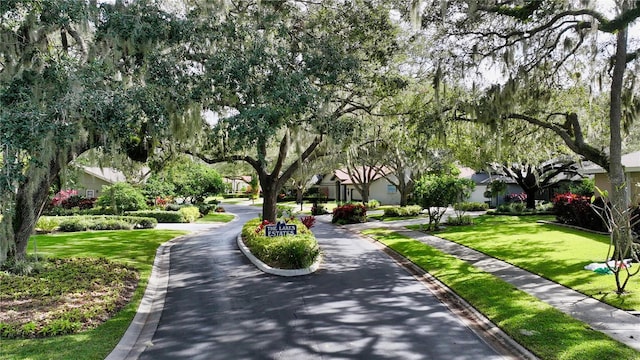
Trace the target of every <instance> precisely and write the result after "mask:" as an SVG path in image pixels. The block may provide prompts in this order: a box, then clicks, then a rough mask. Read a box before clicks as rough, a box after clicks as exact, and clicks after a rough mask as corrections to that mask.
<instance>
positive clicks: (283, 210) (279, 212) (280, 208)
mask: <svg viewBox="0 0 640 360" xmlns="http://www.w3.org/2000/svg"><path fill="white" fill-rule="evenodd" d="M292 213H293V209H292V208H291V206H288V205H276V218H277V219H279V218H281V217H283V216H284V215H285V214H286V215H287V216H288V217H289V216H291V214H292Z"/></svg>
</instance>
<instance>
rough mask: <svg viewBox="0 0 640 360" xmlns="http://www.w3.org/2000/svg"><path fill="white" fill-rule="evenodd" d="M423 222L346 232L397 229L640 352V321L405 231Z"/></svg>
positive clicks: (364, 226)
mask: <svg viewBox="0 0 640 360" xmlns="http://www.w3.org/2000/svg"><path fill="white" fill-rule="evenodd" d="M421 221H422V222H423V221H424V220H421V219H418V220H416V219H413V220H404V221H393V222H368V223H364V224H354V225H346V226H345V228H347V229H349V230H351V231H357V232H360V231H362V230H365V229H370V228H381V227H385V228H391V229H394V230H396V231H398V232H400V233H402V234H403V235H405V236H408V237H411V238H414V239H416V240H418V241H421V242H423V243H425V244H427V245H429V246H432V247H434V248H436V249H438V250H440V251H443V252H445V253H448V254H451V255H454V256H456V257H458V258H460V259H462V260H464V261H467V262H468V263H470V264H471V265H473V266H475V267H477V268H478V269H481V270H483V271H486V272H488V273H491V274H493V275H495V276H497V277H499V278H500V279H502V280H504V281H506V282H508V283H510V284H512V285H513V286H515V287H517V288H518V289H520V290H522V291H524V292H526V293H528V294H530V295H532V296H535V297H537V298H538V299H540V300H542V301H544V302H546V303H548V304H549V305H551V306H553V307H555V308H557V309H558V310H560V311H562V312H564V313H566V314H568V315H570V316H572V317H574V318H576V319H578V320H580V321H583V322H585V323H586V324H588V325H589V326H591V328H593V329H594V330H597V331H601V332H603V333H605V334H607V335H608V336H610V337H611V338H613V339H615V340H617V341H619V342H621V343H624V344H626V345H628V346H629V347H631V348H634V349H636V350H638V351H640V317H637V316H634V315H632V314H631V313H629V312H627V311H623V310H620V309H617V308H614V307H612V306H610V305H607V304H605V303H602V302H600V301H597V300H595V299H593V298H591V297H588V296H586V295H584V294H581V293H579V292H577V291H574V290H572V289H570V288H567V287H565V286H562V285H560V284H557V283H555V282H553V281H550V280H547V279H545V278H542V277H540V276H537V275H535V274H532V273H530V272H528V271H525V270H523V269H521V268H519V267H516V266H514V265H511V264H508V263H506V262H504V261H501V260H498V259H495V258H492V257H490V256H488V255H485V254H483V253H480V252H478V251H476V250H473V249H471V248H468V247H466V246H463V245H459V244H457V243H454V242H451V241H448V240H444V239H441V238H439V237H436V236H433V235H429V234H425V233H423V232H419V231H412V230H409V229H407V228H405V226H407V225H413V224H418V223H420V222H421Z"/></svg>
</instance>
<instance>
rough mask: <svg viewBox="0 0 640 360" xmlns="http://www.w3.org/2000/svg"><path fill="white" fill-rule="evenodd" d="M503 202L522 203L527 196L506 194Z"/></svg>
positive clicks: (523, 194)
mask: <svg viewBox="0 0 640 360" xmlns="http://www.w3.org/2000/svg"><path fill="white" fill-rule="evenodd" d="M504 201H505V202H507V203H514V202H520V203H523V202H526V201H527V194H525V193H518V194H507V195H505V196H504Z"/></svg>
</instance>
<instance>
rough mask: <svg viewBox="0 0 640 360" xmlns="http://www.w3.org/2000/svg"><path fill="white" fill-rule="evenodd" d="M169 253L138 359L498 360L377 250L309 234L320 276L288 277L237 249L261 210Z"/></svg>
mask: <svg viewBox="0 0 640 360" xmlns="http://www.w3.org/2000/svg"><path fill="white" fill-rule="evenodd" d="M225 208H227V210H228V211H229V212H232V213H235V214H237V215H238V217H237V218H236V220H234V221H233V222H231V223H228V224H225V225H223V226H220V227H217V228H215V229H210V230H207V231H203V232H199V233H196V234H193V235H189V236H187V238H186V239H185V240H184V241H181V242H179V243H177V244H175V245H173V247H172V248H171V267H170V275H169V284H168V289H167V294H166V299H165V303H164V310H163V311H162V315H161V318H160V321H159V323H158V327H157V330H156V331H155V334H154V335H153V338H152V341H151V342H150V343H148V344H147V348H146V350H145V351H144V352H143V353H142V355H141V356H140V358H141V359H154V360H156V359H296V360H298V359H459V360H464V359H502V357H501V356H500V355H498V354H497V353H496V352H495V351H494V350H493V349H491V348H490V347H489V346H488V345H487V344H486V343H485V342H484V341H482V340H481V339H480V338H479V337H478V336H476V335H475V334H474V333H473V332H472V331H471V330H470V329H469V328H467V327H466V326H465V325H464V324H463V323H462V322H461V321H460V320H459V319H458V318H457V317H456V316H454V315H453V314H452V313H451V312H449V311H448V310H447V309H446V308H445V306H444V305H442V304H441V303H440V302H439V301H438V300H436V299H435V298H434V296H433V295H432V294H431V293H429V292H428V291H427V290H426V288H425V287H424V286H423V285H422V284H420V283H419V282H418V281H416V280H415V279H414V278H413V277H412V276H410V275H409V274H408V273H406V272H405V271H404V270H403V269H401V268H400V267H399V266H398V265H397V264H396V263H395V262H394V261H393V260H391V259H390V258H389V257H388V256H387V255H385V254H384V253H382V252H381V251H379V250H377V249H376V247H375V246H374V244H372V243H371V242H369V241H366V240H364V239H362V238H359V237H357V236H354V235H353V234H352V233H350V232H348V231H345V230H342V229H340V228H336V227H334V226H333V225H331V224H327V223H322V222H319V223H317V225H316V227H314V228H313V230H314V233H315V234H316V237H317V238H318V241H319V243H320V246H321V248H322V251H323V254H324V261H323V265H322V266H321V269H320V270H318V271H317V272H316V273H314V274H312V275H308V276H303V277H296V278H283V277H277V276H273V275H267V274H264V273H262V272H260V271H259V270H257V269H256V268H255V267H254V266H253V265H252V264H251V263H250V262H249V261H248V260H247V259H246V258H245V257H244V256H243V255H242V254H241V253H240V251H239V250H238V248H237V246H236V245H235V239H236V236H237V235H238V233H239V232H240V228H241V226H242V224H243V223H244V222H245V221H246V220H247V219H249V218H252V217H256V216H257V214H258V211H259V209H257V208H255V207H250V206H225Z"/></svg>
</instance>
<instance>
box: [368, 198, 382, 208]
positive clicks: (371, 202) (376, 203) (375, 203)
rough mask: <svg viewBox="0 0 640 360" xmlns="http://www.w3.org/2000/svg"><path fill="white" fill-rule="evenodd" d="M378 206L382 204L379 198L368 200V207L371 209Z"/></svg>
mask: <svg viewBox="0 0 640 360" xmlns="http://www.w3.org/2000/svg"><path fill="white" fill-rule="evenodd" d="M378 206H380V201H378V200H376V199H370V200H369V201H368V202H367V208H369V209H375V208H377V207H378Z"/></svg>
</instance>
